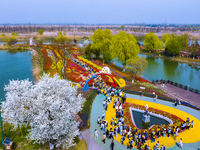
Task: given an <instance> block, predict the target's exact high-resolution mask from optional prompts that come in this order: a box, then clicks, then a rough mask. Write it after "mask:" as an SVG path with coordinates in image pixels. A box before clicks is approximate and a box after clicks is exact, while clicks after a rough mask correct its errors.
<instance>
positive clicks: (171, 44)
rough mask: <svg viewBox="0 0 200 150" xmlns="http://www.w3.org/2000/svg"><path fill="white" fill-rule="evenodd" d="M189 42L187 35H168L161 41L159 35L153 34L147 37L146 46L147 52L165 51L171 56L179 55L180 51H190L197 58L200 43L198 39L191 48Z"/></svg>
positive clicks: (164, 35)
mask: <svg viewBox="0 0 200 150" xmlns="http://www.w3.org/2000/svg"><path fill="white" fill-rule="evenodd" d="M188 40H189V35H188V34H186V33H185V34H183V35H181V36H178V35H177V34H176V33H172V34H170V33H166V34H163V36H162V39H161V40H160V39H159V38H158V36H157V35H155V34H154V33H152V32H151V33H148V34H146V35H145V39H144V46H145V48H146V50H147V51H156V50H165V53H166V54H167V55H169V56H176V55H179V54H180V51H187V52H188V51H190V52H191V54H192V55H193V56H195V55H196V54H197V52H198V51H199V44H198V41H197V39H196V40H195V43H193V44H192V45H191V46H190V45H189V44H188ZM193 41H194V38H193ZM189 46H190V47H189Z"/></svg>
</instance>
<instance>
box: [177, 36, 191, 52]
mask: <svg viewBox="0 0 200 150" xmlns="http://www.w3.org/2000/svg"><path fill="white" fill-rule="evenodd" d="M188 38H189V36H188V34H187V33H186V34H183V35H181V36H180V37H179V40H180V44H181V50H187V47H188Z"/></svg>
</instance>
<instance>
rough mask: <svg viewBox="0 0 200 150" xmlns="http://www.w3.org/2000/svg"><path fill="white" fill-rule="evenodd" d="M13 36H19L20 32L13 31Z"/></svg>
mask: <svg viewBox="0 0 200 150" xmlns="http://www.w3.org/2000/svg"><path fill="white" fill-rule="evenodd" d="M11 36H19V34H18V33H17V32H12V33H11Z"/></svg>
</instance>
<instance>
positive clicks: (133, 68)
mask: <svg viewBox="0 0 200 150" xmlns="http://www.w3.org/2000/svg"><path fill="white" fill-rule="evenodd" d="M127 65H128V66H127V67H126V69H127V70H128V71H129V72H131V74H132V83H133V82H134V80H135V77H136V75H142V72H143V71H144V70H145V69H146V68H147V65H148V61H147V60H146V58H145V57H136V58H134V59H129V60H127Z"/></svg>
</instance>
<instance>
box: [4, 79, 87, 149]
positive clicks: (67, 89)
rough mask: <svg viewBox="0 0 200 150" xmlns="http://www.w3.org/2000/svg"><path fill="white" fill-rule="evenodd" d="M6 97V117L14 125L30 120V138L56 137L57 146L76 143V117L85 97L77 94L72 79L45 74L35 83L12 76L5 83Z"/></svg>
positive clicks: (36, 139)
mask: <svg viewBox="0 0 200 150" xmlns="http://www.w3.org/2000/svg"><path fill="white" fill-rule="evenodd" d="M5 91H7V93H6V101H5V102H3V103H2V117H3V118H4V121H8V122H9V123H13V124H14V126H15V127H17V125H18V124H19V125H21V124H29V125H30V126H31V130H30V133H29V136H28V138H29V139H30V140H34V141H35V142H37V143H46V142H50V141H52V140H53V141H54V142H55V144H56V147H63V148H69V147H71V146H73V145H74V143H73V142H74V138H75V136H76V135H77V134H78V131H79V130H78V125H79V122H76V121H75V120H74V118H73V116H74V114H77V113H78V112H79V111H80V110H81V109H82V105H83V102H84V101H85V99H84V98H83V97H82V95H81V94H79V95H77V87H76V86H73V87H72V86H71V84H70V81H67V80H63V79H59V76H58V75H55V76H54V77H53V78H50V77H49V75H44V76H43V77H42V78H41V80H40V81H39V82H38V83H36V84H35V85H33V83H32V82H30V81H29V80H22V81H19V80H16V81H14V80H12V81H10V83H9V84H8V85H7V86H5Z"/></svg>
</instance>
